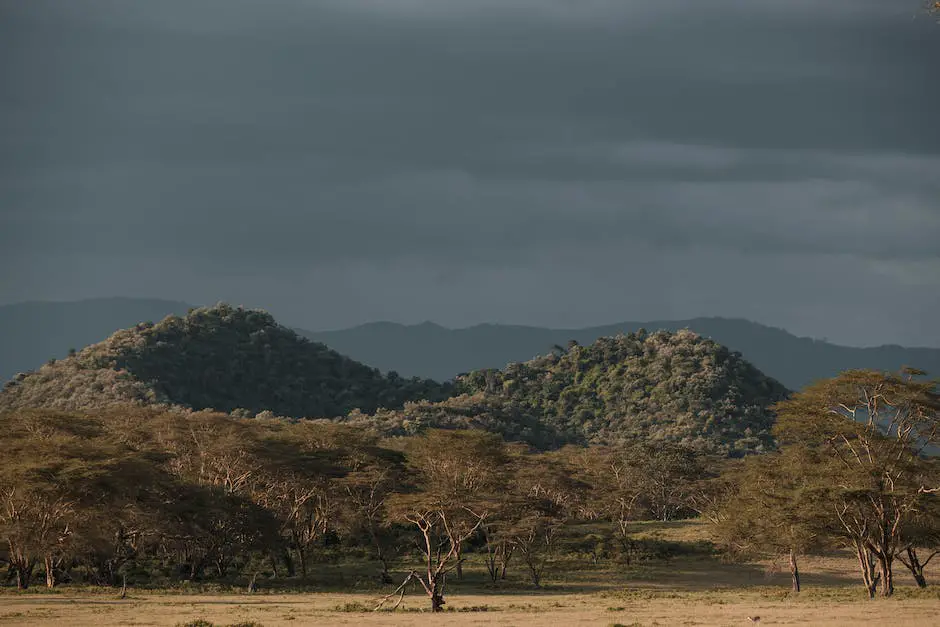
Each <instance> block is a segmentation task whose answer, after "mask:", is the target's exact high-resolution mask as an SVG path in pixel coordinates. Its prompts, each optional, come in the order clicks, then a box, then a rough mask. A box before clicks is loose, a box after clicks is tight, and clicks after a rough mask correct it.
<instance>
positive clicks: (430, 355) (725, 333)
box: [299, 318, 940, 390]
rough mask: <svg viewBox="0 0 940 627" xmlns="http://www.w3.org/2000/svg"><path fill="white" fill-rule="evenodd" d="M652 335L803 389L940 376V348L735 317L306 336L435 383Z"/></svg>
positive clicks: (371, 327) (393, 326) (383, 325)
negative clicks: (667, 335) (613, 339)
mask: <svg viewBox="0 0 940 627" xmlns="http://www.w3.org/2000/svg"><path fill="white" fill-rule="evenodd" d="M639 329H646V330H647V331H650V332H653V331H660V330H662V331H679V330H681V329H689V330H691V331H694V332H695V333H698V334H699V335H701V336H703V337H706V338H710V339H712V340H714V341H716V342H718V343H719V344H722V345H724V346H727V347H728V348H729V349H731V350H733V351H737V352H739V353H741V354H742V355H743V356H744V358H745V359H747V360H748V361H750V362H751V363H752V364H754V365H755V366H756V367H757V368H758V369H760V370H761V371H762V372H764V373H766V374H767V375H768V376H770V377H773V378H774V379H777V380H778V381H780V382H781V383H783V384H784V385H786V386H787V387H788V388H790V389H793V390H797V389H800V388H802V387H804V386H805V385H807V384H809V383H811V382H813V381H815V380H818V379H822V378H826V377H831V376H835V375H836V374H838V373H839V372H841V371H843V370H848V369H853V368H871V369H874V370H883V371H897V370H898V369H899V368H901V367H902V366H915V367H917V368H920V369H922V370H926V371H927V372H928V373H930V374H931V375H935V376H940V349H937V348H907V347H902V346H891V345H886V346H878V347H871V348H855V347H849V346H839V345H836V344H830V343H828V342H824V341H820V340H814V339H810V338H802V337H797V336H795V335H793V334H791V333H789V332H787V331H785V330H783V329H777V328H774V327H769V326H765V325H762V324H759V323H756V322H751V321H748V320H743V319H733V318H691V319H688V320H654V321H646V322H621V323H617V324H610V325H604V326H599V327H590V328H585V329H545V328H541V327H528V326H518V325H500V324H481V325H476V326H472V327H468V328H464V329H447V328H445V327H442V326H440V325H436V324H433V323H428V322H425V323H422V324H417V325H402V324H397V323H391V322H377V323H370V324H364V325H360V326H357V327H352V328H350V329H342V330H338V331H321V332H310V331H303V330H301V331H299V332H300V333H302V334H303V335H305V336H307V337H309V338H311V339H313V340H316V341H319V342H323V343H324V344H327V345H328V346H330V347H332V348H334V349H335V350H338V351H339V352H341V353H343V354H344V355H348V356H350V357H352V358H354V359H358V360H360V361H362V362H364V363H367V364H369V365H372V366H375V367H376V368H379V369H380V370H385V371H387V370H395V371H397V372H399V373H400V374H401V375H403V376H422V377H429V378H432V379H436V380H442V379H446V378H452V377H454V376H455V375H457V374H459V373H463V372H469V371H471V370H478V369H483V368H502V367H504V366H506V365H507V364H509V363H515V362H522V361H526V360H528V359H531V358H532V357H534V356H535V355H539V354H545V353H547V352H549V350H550V349H551V347H552V346H553V345H561V346H564V345H566V344H567V342H568V341H569V340H575V341H577V342H578V343H580V344H590V343H592V342H594V341H595V340H596V339H598V338H601V337H610V336H614V335H617V334H618V333H630V332H633V331H637V330H639Z"/></svg>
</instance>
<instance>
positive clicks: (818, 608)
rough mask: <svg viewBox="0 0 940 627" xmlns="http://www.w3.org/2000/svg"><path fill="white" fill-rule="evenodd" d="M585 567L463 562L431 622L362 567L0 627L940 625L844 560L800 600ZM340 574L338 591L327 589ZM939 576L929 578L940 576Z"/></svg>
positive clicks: (110, 604) (680, 562) (926, 598)
mask: <svg viewBox="0 0 940 627" xmlns="http://www.w3.org/2000/svg"><path fill="white" fill-rule="evenodd" d="M705 534H707V527H706V525H705V524H704V523H701V522H695V521H678V522H674V523H649V524H644V525H639V526H638V530H637V536H638V537H640V538H644V537H645V538H657V539H660V540H669V541H675V542H678V543H680V544H681V543H688V544H689V545H690V547H691V546H692V545H694V544H696V543H697V542H699V541H700V540H701V539H702V538H703V537H704V535H705ZM586 560H589V556H576V555H569V556H567V557H566V558H565V559H561V560H559V561H558V563H556V564H554V565H553V568H552V570H551V572H550V573H548V577H549V579H550V581H549V582H548V583H546V584H545V585H543V586H542V588H541V589H533V588H532V587H531V585H528V582H527V581H526V580H525V578H523V577H513V576H511V575H510V577H509V578H508V579H507V580H506V581H504V582H501V583H500V584H499V585H493V584H491V583H488V578H487V576H486V572H485V569H484V568H483V567H482V566H481V565H480V564H479V563H473V562H470V563H469V564H468V568H467V569H466V570H465V579H464V581H462V582H454V583H452V584H449V588H450V589H449V594H448V607H447V609H446V610H445V611H444V612H442V613H439V614H434V615H432V614H431V613H430V611H429V609H428V607H427V598H426V596H425V595H424V594H423V592H422V591H421V590H418V589H409V590H408V591H407V593H406V595H405V597H404V599H403V601H402V603H401V605H400V606H399V607H398V608H397V609H395V610H390V609H388V608H385V609H382V610H379V611H372V610H373V608H374V607H375V606H376V605H377V604H378V602H379V601H380V600H381V599H382V598H383V597H384V596H385V595H387V594H389V593H390V592H392V591H393V590H394V589H395V587H396V586H395V585H388V586H385V587H376V586H374V585H373V584H372V583H371V581H372V579H371V578H370V577H369V576H368V574H369V573H370V572H371V571H372V570H374V565H372V564H368V563H361V564H359V565H358V566H359V568H358V569H357V568H352V569H350V566H351V565H349V564H346V565H343V567H342V568H340V567H338V566H328V567H325V568H323V569H320V571H319V572H318V573H317V574H316V575H314V576H313V580H315V581H317V582H318V583H317V584H314V585H309V586H306V587H297V588H292V589H284V588H282V587H279V586H278V585H276V584H275V583H274V582H268V583H263V584H262V585H259V586H258V588H257V589H256V591H255V592H254V593H251V594H249V593H247V591H246V590H244V589H239V588H233V587H229V586H220V585H194V586H192V587H189V586H186V587H182V588H180V587H177V588H173V589H155V590H149V589H132V590H130V591H129V592H128V594H127V598H125V599H120V598H118V596H117V595H116V594H115V591H114V590H113V589H111V588H92V587H88V588H86V587H75V588H71V587H64V588H61V589H58V590H56V591H54V592H47V591H44V590H43V591H41V592H35V593H34V592H29V593H26V594H22V593H19V594H16V593H13V591H11V590H7V591H6V592H5V593H3V594H0V625H19V624H24V625H25V624H28V625H37V626H40V625H49V626H51V625H60V624H70V625H154V626H167V627H169V626H176V625H186V624H197V625H198V624H201V625H206V623H212V624H213V625H226V626H228V625H245V626H247V625H255V626H258V625H264V626H266V627H270V626H279V625H282V626H287V627H293V626H295V625H303V624H313V623H316V624H322V625H413V624H447V625H520V626H522V625H605V626H610V625H629V626H639V625H644V626H646V625H650V626H652V625H750V624H753V623H752V622H751V621H749V620H748V617H749V616H750V617H760V624H762V625H858V624H884V625H937V624H940V592H938V591H937V590H936V589H934V590H930V589H927V590H920V589H918V588H916V587H914V586H913V585H906V584H902V585H900V586H898V588H897V591H896V593H895V595H894V597H893V598H890V599H882V598H877V599H874V600H867V599H864V598H863V597H864V590H863V589H862V588H861V586H859V585H857V583H856V580H857V575H856V570H857V565H856V564H855V563H854V561H853V559H852V558H851V556H849V555H847V554H844V553H839V554H833V555H827V556H818V557H812V558H806V559H805V560H804V562H803V564H802V566H803V570H804V575H803V581H804V590H803V591H802V592H800V593H799V594H795V593H793V592H791V591H790V589H789V573H788V572H787V569H786V566H785V564H781V563H775V562H774V561H769V560H764V561H757V562H747V563H735V562H729V561H727V560H724V559H721V558H720V557H719V556H716V555H704V554H689V555H682V556H677V557H674V558H669V559H666V560H661V561H655V562H648V563H643V564H637V565H632V566H623V565H618V564H611V563H605V562H602V563H599V564H597V565H593V564H591V563H590V562H589V561H588V562H587V563H586ZM340 570H343V571H345V573H346V574H345V575H343V576H344V577H348V580H347V579H342V578H340V579H336V577H337V574H338V573H339V571H340ZM357 570H358V571H359V572H360V574H361V575H362V578H361V579H359V580H357V577H356V574H355V571H357ZM937 570H938V569H936V568H934V569H933V572H930V573H929V574H928V576H933V577H935V576H938V575H940V572H937ZM393 572H395V575H396V577H397V576H398V575H399V574H401V575H402V576H403V573H399V572H397V569H396V571H393ZM396 599H397V597H396ZM196 621H206V623H197V622H196Z"/></svg>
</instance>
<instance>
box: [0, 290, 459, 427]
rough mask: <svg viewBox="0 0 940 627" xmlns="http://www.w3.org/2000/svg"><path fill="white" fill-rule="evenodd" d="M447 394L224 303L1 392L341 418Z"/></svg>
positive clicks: (81, 403)
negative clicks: (388, 373) (386, 373)
mask: <svg viewBox="0 0 940 627" xmlns="http://www.w3.org/2000/svg"><path fill="white" fill-rule="evenodd" d="M445 396H446V393H445V392H444V390H443V388H442V386H440V385H438V384H436V383H434V382H432V381H426V380H418V379H412V380H405V379H401V378H399V377H397V376H390V377H389V376H383V375H382V374H381V373H380V372H379V371H378V370H376V369H374V368H371V367H368V366H365V365H363V364H360V363H358V362H356V361H353V360H352V359H349V358H347V357H343V356H342V355H340V354H339V353H337V352H335V351H333V350H330V349H329V348H327V347H326V346H324V345H322V344H318V343H315V342H311V341H309V340H307V339H305V338H302V337H300V336H298V335H297V334H296V333H295V332H294V331H292V330H290V329H288V328H285V327H282V326H280V325H278V324H277V323H275V321H274V319H273V318H272V317H271V315H270V314H268V313H266V312H263V311H252V310H245V309H241V308H234V307H231V306H228V305H217V306H215V307H211V308H201V309H195V310H192V311H191V312H189V313H188V314H186V315H185V316H182V317H180V316H169V317H167V318H165V319H163V320H162V321H161V322H159V323H157V324H152V323H141V324H138V325H137V326H135V327H133V328H129V329H124V330H121V331H118V332H116V333H114V334H113V335H111V336H110V337H109V338H108V339H106V340H105V341H103V342H100V343H98V344H94V345H91V346H89V347H87V348H85V349H83V350H81V351H80V352H78V353H75V354H72V355H70V356H68V357H66V358H65V359H61V360H58V361H50V362H49V363H48V364H46V365H45V366H42V367H41V368H40V369H39V370H38V371H35V372H31V373H27V374H23V375H18V376H17V377H16V378H15V379H14V380H12V381H10V382H9V383H7V385H6V386H5V388H4V390H3V392H2V393H0V410H2V409H12V408H17V407H50V408H56V409H63V410H88V409H92V408H98V407H103V406H107V405H111V404H114V403H121V402H134V403H139V404H164V405H173V406H182V407H187V408H192V409H206V408H211V409H216V410H219V411H225V412H232V411H236V410H237V411H236V413H239V414H245V413H247V414H251V415H253V414H255V413H258V412H261V411H264V410H268V411H271V412H273V413H275V414H277V415H282V416H296V417H334V416H339V415H342V414H345V413H347V412H349V411H350V410H352V409H353V408H361V409H362V410H364V411H373V410H375V409H376V408H378V407H396V406H401V405H402V404H403V403H404V402H405V401H407V400H413V399H427V398H430V399H442V398H444V397H445Z"/></svg>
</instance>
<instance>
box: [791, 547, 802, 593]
mask: <svg viewBox="0 0 940 627" xmlns="http://www.w3.org/2000/svg"><path fill="white" fill-rule="evenodd" d="M790 578H791V580H792V583H793V591H794V592H799V591H800V567H799V566H797V564H796V551H794V550H793V549H790Z"/></svg>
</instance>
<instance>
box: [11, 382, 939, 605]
mask: <svg viewBox="0 0 940 627" xmlns="http://www.w3.org/2000/svg"><path fill="white" fill-rule="evenodd" d="M917 375H918V373H916V372H910V373H908V374H907V375H905V376H889V375H884V374H879V373H874V372H850V373H846V374H844V375H843V376H841V377H839V378H837V379H834V380H830V381H825V382H821V383H819V384H817V385H815V386H812V387H810V388H807V389H806V390H804V391H803V392H801V393H799V394H797V395H795V396H794V397H793V398H791V399H789V400H786V401H783V402H781V403H779V404H778V405H777V407H776V411H777V415H778V420H777V424H776V426H775V429H774V433H775V436H776V438H777V441H778V444H779V449H778V450H777V451H775V452H772V453H766V454H763V455H751V456H748V457H747V458H745V459H743V460H735V459H729V458H727V457H720V458H719V457H714V456H708V455H705V454H703V453H702V452H700V451H698V450H696V449H694V448H691V447H687V446H682V445H679V444H670V443H668V442H650V441H646V440H633V441H623V442H621V443H619V444H617V445H615V446H597V445H595V446H588V447H585V446H576V445H572V446H566V447H563V448H561V449H558V450H555V451H551V452H538V451H536V450H535V449H533V448H531V447H529V446H528V445H526V444H523V443H506V442H505V441H504V440H503V439H502V438H501V437H500V436H499V435H496V434H492V433H488V432H486V431H484V430H480V429H475V430H473V429H471V430H456V429H455V430H439V429H427V430H423V431H419V432H418V433H416V434H415V435H410V436H397V437H383V436H380V435H379V434H377V433H376V432H374V431H369V430H366V429H363V428H360V427H356V426H351V425H341V424H335V423H332V422H329V421H290V420H283V419H264V418H256V419H243V418H236V417H233V416H231V415H227V414H220V413H212V412H195V413H190V412H181V411H162V410H157V409H144V408H139V407H126V408H111V409H108V410H102V411H100V412H96V413H85V414H75V413H61V412H56V411H52V410H40V409H23V410H15V411H12V412H7V413H5V414H2V415H0V446H2V450H3V451H4V462H3V472H2V474H0V537H2V540H3V548H2V549H0V559H2V560H4V561H5V563H6V565H7V567H8V572H9V580H8V581H9V583H10V585H14V584H15V585H18V586H19V587H21V588H25V587H27V586H29V585H31V584H33V583H34V580H35V579H36V578H37V577H40V578H43V577H44V578H45V582H46V585H48V586H54V585H56V584H57V583H59V582H67V581H75V582H90V583H94V584H101V585H119V584H122V583H124V581H125V579H126V580H127V581H128V582H129V583H130V584H131V585H155V584H159V583H161V582H173V581H180V580H190V581H194V580H207V579H219V580H223V581H233V580H235V579H241V580H243V581H249V582H253V581H254V580H255V578H256V577H258V576H260V575H264V576H265V577H278V578H284V577H295V576H296V577H304V576H305V575H309V574H311V573H314V572H315V571H316V570H317V569H319V568H321V566H322V565H323V564H324V562H326V561H328V560H330V559H331V558H332V557H335V556H336V555H343V556H344V560H343V561H345V562H347V563H348V560H346V559H345V558H351V557H354V556H358V557H359V558H362V559H370V560H374V563H377V564H381V565H382V566H381V568H380V569H379V571H380V572H377V573H376V577H377V578H378V577H381V578H382V579H383V580H384V581H385V582H386V583H389V582H392V578H391V573H392V572H393V566H394V569H400V568H402V567H405V568H406V570H407V572H408V575H407V579H406V580H405V581H404V582H401V583H402V584H403V585H404V584H406V583H409V582H414V583H415V585H418V586H420V587H421V588H422V589H423V590H424V592H426V593H427V596H428V598H429V600H430V603H431V606H432V608H433V609H434V610H440V609H441V607H442V605H443V604H444V587H445V584H446V582H447V580H448V577H450V578H453V577H458V578H459V577H460V576H461V574H462V573H461V570H462V567H463V565H464V564H465V563H466V560H468V559H472V560H474V561H475V562H477V563H480V562H482V563H483V564H484V565H485V568H486V571H487V572H488V574H489V576H490V577H491V578H492V579H493V580H494V581H498V580H499V579H500V578H502V577H505V574H506V572H507V570H514V571H517V572H522V573H525V575H526V576H527V577H528V579H529V580H530V582H531V583H532V585H536V586H537V585H539V584H540V583H541V581H542V578H543V576H544V574H545V573H546V568H547V566H548V565H549V564H550V563H551V561H552V560H553V559H554V558H555V557H556V556H557V555H558V552H559V551H560V550H562V549H564V550H569V548H570V546H571V542H572V541H574V542H575V544H577V542H578V541H579V540H580V543H581V545H582V546H584V547H586V545H587V544H591V543H595V542H597V543H599V544H603V545H606V546H607V547H610V550H612V551H614V552H615V553H617V554H619V555H621V556H623V557H624V558H625V559H627V560H629V559H630V556H631V555H632V554H634V553H635V552H636V550H637V541H636V539H635V538H634V536H633V523H634V522H635V521H638V520H649V519H656V520H672V519H675V518H681V517H691V516H696V515H701V516H703V517H704V518H705V519H707V520H709V521H711V523H712V530H713V533H714V539H715V543H716V544H717V546H719V547H720V548H722V549H724V550H726V551H729V552H730V553H732V554H736V555H740V556H742V557H747V558H752V557H757V556H767V555H779V554H784V555H788V556H789V558H790V563H791V566H792V572H793V576H794V587H795V588H798V584H799V569H798V561H799V557H800V556H801V555H803V554H807V553H814V552H820V553H825V552H828V551H831V550H833V549H835V548H849V549H851V550H852V551H853V553H854V554H855V555H856V556H857V558H858V562H859V568H860V574H861V578H862V581H863V583H864V584H865V589H866V590H867V592H868V594H870V595H872V596H874V595H875V594H877V593H878V592H879V590H880V592H881V594H884V595H890V594H891V593H892V592H893V589H894V571H895V564H896V563H901V564H903V565H904V566H905V567H906V568H907V569H908V570H910V572H911V573H912V575H913V576H914V579H915V580H916V581H917V583H918V585H923V586H926V585H927V581H926V577H925V575H924V566H925V565H926V563H927V562H928V561H929V560H930V558H931V556H932V555H934V554H935V553H934V552H935V551H936V550H937V549H938V548H940V503H938V499H940V469H938V464H937V461H936V458H934V457H931V456H930V455H928V453H930V452H932V451H933V450H934V448H933V447H935V446H936V445H937V444H938V438H940V418H938V416H940V401H938V397H937V395H936V386H935V384H934V383H931V382H924V381H922V380H921V378H920V377H919V376H917ZM588 528H589V529H590V536H588V532H586V531H585V530H586V529H588ZM579 534H580V538H579V537H578V536H579ZM562 545H564V546H562ZM586 551H587V552H591V551H594V548H591V547H588V548H586ZM396 583H398V582H396Z"/></svg>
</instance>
